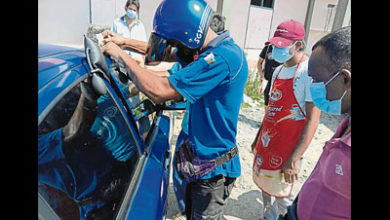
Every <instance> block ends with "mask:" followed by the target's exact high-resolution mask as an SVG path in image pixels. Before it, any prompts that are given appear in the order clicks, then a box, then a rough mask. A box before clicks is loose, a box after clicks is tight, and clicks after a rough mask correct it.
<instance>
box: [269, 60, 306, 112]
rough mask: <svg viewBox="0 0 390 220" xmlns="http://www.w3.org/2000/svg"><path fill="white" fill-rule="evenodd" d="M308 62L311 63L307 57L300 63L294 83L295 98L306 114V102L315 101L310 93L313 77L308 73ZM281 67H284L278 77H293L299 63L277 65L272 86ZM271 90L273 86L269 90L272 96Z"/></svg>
mask: <svg viewBox="0 0 390 220" xmlns="http://www.w3.org/2000/svg"><path fill="white" fill-rule="evenodd" d="M308 63H309V59H307V60H306V61H304V62H302V63H301V64H300V65H299V68H298V70H297V75H296V76H295V79H294V84H293V89H294V95H295V98H296V99H297V101H298V104H299V106H300V107H301V108H302V110H303V111H304V112H305V114H306V104H305V102H313V100H312V98H311V94H310V84H311V83H312V80H313V79H312V78H311V77H310V76H309V75H308V73H307V67H308ZM282 67H283V68H282ZM280 68H282V70H281V71H280V73H279V76H278V79H291V78H292V77H293V76H294V73H295V69H296V68H297V65H295V66H292V67H285V66H283V64H282V65H280V66H278V67H276V69H275V71H274V73H273V75H272V81H271V85H272V86H273V83H274V81H275V77H276V75H277V74H278V72H279V70H280ZM271 92H272V87H271V89H270V92H269V94H270V96H271Z"/></svg>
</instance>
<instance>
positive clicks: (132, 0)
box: [125, 0, 140, 12]
mask: <svg viewBox="0 0 390 220" xmlns="http://www.w3.org/2000/svg"><path fill="white" fill-rule="evenodd" d="M130 5H135V7H137V10H138V12H139V8H140V5H139V1H138V0H127V1H126V5H125V6H126V8H127V7H129V6H130Z"/></svg>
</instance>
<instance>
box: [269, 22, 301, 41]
mask: <svg viewBox="0 0 390 220" xmlns="http://www.w3.org/2000/svg"><path fill="white" fill-rule="evenodd" d="M304 39H305V27H303V25H302V24H301V23H300V22H298V21H294V20H289V21H284V22H282V23H280V24H279V25H278V27H277V28H276V31H275V33H274V37H273V38H271V39H270V40H269V41H267V42H265V44H266V45H267V44H269V43H271V44H273V45H275V46H276V47H278V48H283V47H286V46H288V45H290V44H291V43H292V42H293V41H294V40H304Z"/></svg>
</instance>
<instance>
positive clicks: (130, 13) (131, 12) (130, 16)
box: [126, 9, 137, 19]
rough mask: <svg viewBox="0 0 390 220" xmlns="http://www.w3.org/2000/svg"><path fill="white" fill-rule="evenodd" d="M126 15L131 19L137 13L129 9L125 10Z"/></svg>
mask: <svg viewBox="0 0 390 220" xmlns="http://www.w3.org/2000/svg"><path fill="white" fill-rule="evenodd" d="M126 15H127V17H129V18H130V19H133V18H136V17H137V12H135V11H133V10H131V9H127V11H126Z"/></svg>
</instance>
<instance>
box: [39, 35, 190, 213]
mask: <svg viewBox="0 0 390 220" xmlns="http://www.w3.org/2000/svg"><path fill="white" fill-rule="evenodd" d="M84 47H85V48H84V50H82V49H75V48H70V47H63V46H56V45H47V44H39V45H38V215H39V216H38V218H39V219H142V220H148V219H150V220H156V219H165V214H166V209H167V189H168V184H169V173H170V169H171V159H172V152H171V151H170V146H169V141H168V140H169V132H170V119H169V117H167V116H165V115H164V114H163V112H164V111H167V110H175V109H183V107H184V106H183V105H182V106H181V105H176V106H175V105H170V104H172V103H174V102H170V103H168V102H167V103H163V104H159V105H154V104H153V103H152V102H151V101H150V100H148V99H146V100H144V101H142V102H141V103H136V104H134V103H131V98H130V97H129V91H128V86H129V84H130V81H129V79H128V78H126V74H123V72H122V71H121V68H120V67H119V66H120V65H119V64H118V63H117V62H115V61H114V60H112V59H109V58H106V57H104V56H103V54H102V53H101V51H100V48H99V47H98V46H97V44H96V43H95V42H93V41H91V40H90V39H89V38H88V37H85V45H84Z"/></svg>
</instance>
